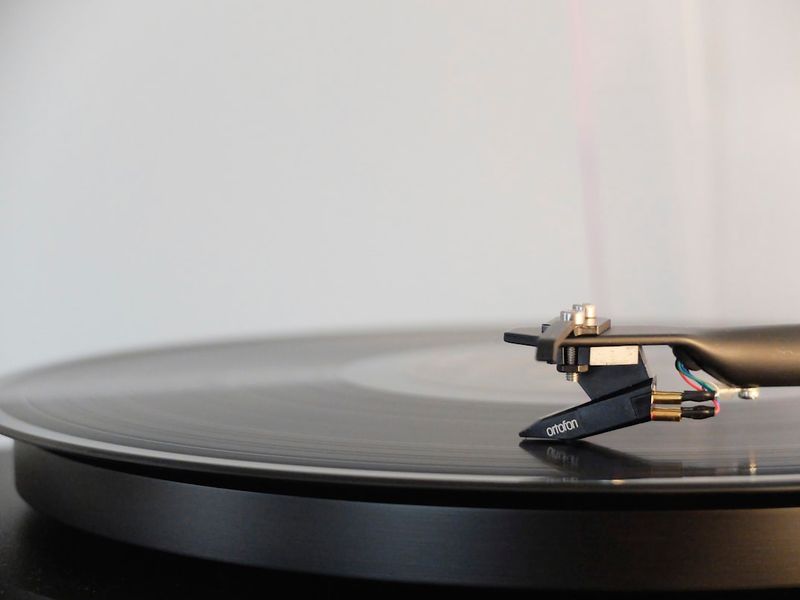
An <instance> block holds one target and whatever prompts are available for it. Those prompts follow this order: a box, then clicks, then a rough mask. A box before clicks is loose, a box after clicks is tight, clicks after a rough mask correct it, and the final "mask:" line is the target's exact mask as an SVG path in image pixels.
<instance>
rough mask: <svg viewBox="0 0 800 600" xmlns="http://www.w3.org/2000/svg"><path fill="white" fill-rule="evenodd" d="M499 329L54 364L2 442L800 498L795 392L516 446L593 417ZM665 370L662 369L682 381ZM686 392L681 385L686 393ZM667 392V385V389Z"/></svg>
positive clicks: (387, 476) (219, 464)
mask: <svg viewBox="0 0 800 600" xmlns="http://www.w3.org/2000/svg"><path fill="white" fill-rule="evenodd" d="M501 336H502V328H498V329H496V330H489V331H470V332H464V333H443V332H436V331H433V332H421V333H391V334H383V335H360V336H342V337H310V338H300V339H279V340H269V341H243V342H231V343H224V344H209V345H195V346H184V347H174V348H168V349H161V350H153V351H143V352H132V353H127V354H118V355H112V356H107V357H101V358H96V359H89V360H83V361H78V362H72V363H67V364H63V365H57V366H53V367H49V368H45V369H41V370H36V371H32V372H28V373H25V374H22V375H19V376H16V377H12V378H10V379H7V380H5V381H4V383H3V384H2V387H0V431H2V432H3V433H5V434H7V435H9V436H11V437H14V438H17V439H20V440H25V441H29V442H32V443H34V444H36V445H38V446H41V447H44V448H50V449H54V450H60V451H66V452H69V453H72V454H78V455H86V456H92V457H97V458H107V459H113V460H118V461H127V462H133V463H140V464H150V465H159V466H172V467H178V468H182V469H196V470H203V471H213V472H219V473H239V474H241V473H246V474H248V475H251V476H259V477H269V478H289V479H302V480H309V481H313V480H326V481H331V480H333V481H338V480H356V481H362V482H369V483H373V484H376V485H381V484H395V485H396V484H402V485H403V486H406V487H408V486H412V487H413V486H419V487H429V486H445V487H450V488H455V489H458V488H459V487H460V486H464V487H465V488H466V489H476V488H485V489H514V490H521V489H527V490H536V489H573V488H574V489H579V488H580V489H586V488H609V487H612V486H613V488H614V489H616V490H619V489H620V488H626V489H631V488H642V487H648V486H656V487H658V488H659V489H665V488H667V489H672V488H674V489H691V488H703V489H706V488H708V487H709V486H711V487H714V488H716V489H728V488H730V489H741V488H742V486H745V487H763V486H787V485H788V486H794V485H797V484H800V436H798V435H797V427H798V424H800V401H798V400H800V398H798V397H797V392H796V391H795V390H793V389H786V390H777V389H774V390H773V389H770V390H765V392H764V394H763V396H762V398H761V399H759V400H757V401H746V400H740V399H732V400H728V401H727V402H726V403H725V405H724V406H723V409H722V414H721V415H720V416H719V417H718V418H716V419H713V420H708V421H702V422H686V421H684V422H681V423H647V424H643V425H639V426H636V427H632V428H628V429H624V430H620V431H615V432H611V433H608V434H604V435H601V436H597V437H595V438H591V440H590V441H589V442H586V443H583V444H575V445H559V444H547V443H546V442H538V443H537V442H528V443H522V444H521V443H520V442H521V440H520V438H519V437H518V432H519V431H520V430H522V429H523V428H524V427H525V426H527V425H528V424H529V423H531V422H532V421H533V420H535V419H536V418H538V417H540V416H542V415H544V414H547V413H549V412H553V411H556V410H560V409H562V408H564V407H566V406H568V405H571V404H575V403H578V402H582V401H584V397H583V393H582V391H581V390H580V388H579V387H578V386H577V385H575V384H571V383H569V382H566V381H564V380H563V378H562V376H560V375H559V374H558V373H556V372H555V370H554V369H552V368H549V367H548V366H547V365H543V364H541V363H536V362H535V361H534V360H533V355H532V352H531V351H530V350H529V349H527V348H523V347H519V346H511V345H508V344H504V343H503V342H502V341H501ZM664 358H665V359H666V360H665V361H662V362H661V363H659V362H658V361H656V364H653V361H652V360H651V371H653V372H654V373H657V374H661V376H662V379H663V378H665V377H666V376H671V373H672V369H671V365H670V364H669V362H668V361H669V359H668V357H667V356H665V357H664ZM676 386H677V381H676ZM661 387H664V385H663V383H662V385H661Z"/></svg>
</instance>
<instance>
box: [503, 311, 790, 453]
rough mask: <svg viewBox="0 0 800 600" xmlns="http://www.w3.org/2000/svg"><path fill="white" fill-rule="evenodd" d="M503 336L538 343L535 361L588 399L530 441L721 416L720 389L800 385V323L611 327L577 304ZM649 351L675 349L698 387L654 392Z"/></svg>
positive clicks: (542, 423)
mask: <svg viewBox="0 0 800 600" xmlns="http://www.w3.org/2000/svg"><path fill="white" fill-rule="evenodd" d="M504 339H505V341H507V342H510V343H512V344H523V345H526V346H535V347H536V360H538V361H542V362H546V363H549V364H551V365H555V367H556V370H557V371H559V372H561V373H565V374H566V378H567V379H568V380H569V381H575V382H577V383H578V385H580V387H581V388H582V389H583V391H584V392H586V394H587V395H588V396H589V401H588V402H585V403H584V404H580V405H578V406H573V407H571V408H568V409H566V410H562V411H560V412H557V413H554V414H551V415H548V416H546V417H543V418H541V419H539V420H538V421H536V422H535V423H533V424H532V425H531V426H530V427H528V428H527V429H525V430H524V431H522V432H521V433H520V436H522V437H526V438H544V439H563V440H570V439H579V438H584V437H587V436H591V435H597V434H598V433H603V432H606V431H611V430H613V429H619V428H621V427H628V426H630V425H636V424H638V423H644V422H647V421H680V420H682V419H687V418H688V419H707V418H710V417H714V416H716V415H717V413H718V412H719V396H720V394H721V393H722V392H734V393H738V394H739V396H740V397H742V398H750V399H752V398H755V397H757V395H758V391H759V388H761V387H772V386H797V385H800V325H771V326H760V327H737V328H713V329H712V328H704V329H694V328H685V329H683V328H676V327H612V326H611V321H610V320H609V319H607V318H604V317H599V316H597V313H596V309H595V306H594V305H593V304H574V305H573V306H572V309H571V310H567V311H562V312H561V314H560V315H559V316H558V317H556V318H554V319H552V320H551V321H549V322H548V323H544V324H543V325H542V326H541V328H537V329H518V330H513V331H509V332H506V334H505V336H504ZM644 346H669V347H670V348H672V351H673V353H674V355H675V358H676V361H675V366H676V368H677V369H678V371H679V374H680V375H681V376H682V377H683V379H684V380H685V381H686V382H687V384H688V385H689V386H690V387H691V388H692V389H691V390H687V391H676V392H672V391H662V390H658V389H656V386H655V381H654V379H653V378H652V377H651V376H650V374H649V373H648V371H647V365H646V363H645V357H644V348H643V347H644ZM696 371H705V372H706V373H708V374H709V375H711V376H712V377H713V378H715V379H716V380H717V381H718V382H720V385H717V384H713V383H710V382H708V381H706V380H704V379H702V378H701V377H699V376H698V375H696V374H695V373H694V372H696Z"/></svg>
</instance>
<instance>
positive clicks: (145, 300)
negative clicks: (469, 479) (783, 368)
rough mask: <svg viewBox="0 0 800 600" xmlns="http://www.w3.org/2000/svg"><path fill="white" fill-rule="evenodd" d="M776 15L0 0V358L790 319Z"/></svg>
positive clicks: (792, 251)
mask: <svg viewBox="0 0 800 600" xmlns="http://www.w3.org/2000/svg"><path fill="white" fill-rule="evenodd" d="M798 31H800V4H798V3H797V2H793V1H790V0H786V1H780V0H773V1H771V2H757V1H755V0H754V1H751V2H742V1H727V0H726V1H721V0H720V1H717V2H702V3H696V2H690V1H682V2H681V1H676V2H644V1H641V0H626V1H619V0H617V1H611V2H586V3H583V2H550V1H547V2H542V1H540V2H531V1H526V2H510V1H504V2H496V1H493V2H489V1H485V2H472V1H465V0H458V1H455V0H454V1H451V2H443V1H439V2H436V1H429V0H426V1H418V2H417V1H410V0H408V1H393V2H389V1H375V0H365V1H354V0H339V1H337V2H329V1H318V2H309V1H304V2H297V1H286V2H245V1H236V2H197V1H188V0H187V1H170V2H155V1H137V2H131V1H124V2H100V1H87V0H77V1H73V2H46V1H39V2H36V1H33V2H32V1H30V0H4V1H2V2H0V371H8V370H13V369H15V368H20V367H23V366H27V365H30V364H34V363H38V362H43V361H48V360H54V359H58V358H63V357H70V356H74V355H78V354H84V353H90V352H97V351H103V350H107V349H114V348H121V347H128V346H140V345H144V344H151V343H159V342H163V341H173V340H189V339H206V338H210V337H215V336H238V335H251V334H260V333H284V332H295V331H318V330H331V329H363V328H370V327H386V326H390V327H402V326H412V325H433V324H437V325H442V324H444V325H454V326H457V325H458V324H464V323H469V324H473V323H488V322H495V323H509V324H522V323H524V322H537V321H538V320H540V319H542V318H547V317H550V316H551V315H552V314H553V313H555V312H556V311H557V310H558V309H559V308H561V307H562V306H563V305H567V304H570V303H572V302H574V301H582V300H593V301H595V302H596V303H597V304H598V305H600V307H601V312H603V313H606V314H609V315H610V316H612V317H614V318H617V319H622V320H629V321H630V320H639V321H642V320H645V319H658V320H673V321H675V320H691V321H697V320H705V321H708V320H733V321H758V322H767V321H779V320H792V321H797V320H798V319H797V317H795V313H796V312H797V310H798V308H797V307H798V306H800V283H799V282H798V278H797V276H796V275H795V270H794V263H795V259H796V256H797V249H796V248H797V242H796V240H795V237H796V231H797V222H798V218H800V206H798V203H797V201H796V200H797V198H798V191H800V160H799V158H800V127H799V125H800V117H799V116H798V107H800V36H798V34H797V32H798Z"/></svg>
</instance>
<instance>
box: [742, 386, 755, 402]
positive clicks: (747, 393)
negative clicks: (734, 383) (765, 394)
mask: <svg viewBox="0 0 800 600" xmlns="http://www.w3.org/2000/svg"><path fill="white" fill-rule="evenodd" d="M758 394H759V389H758V388H757V387H751V388H743V389H741V390H739V398H741V399H742V400H757V399H758Z"/></svg>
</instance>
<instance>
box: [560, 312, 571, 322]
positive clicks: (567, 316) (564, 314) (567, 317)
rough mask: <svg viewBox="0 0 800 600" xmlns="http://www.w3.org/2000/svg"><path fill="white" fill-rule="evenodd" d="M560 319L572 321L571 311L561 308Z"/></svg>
mask: <svg viewBox="0 0 800 600" xmlns="http://www.w3.org/2000/svg"><path fill="white" fill-rule="evenodd" d="M561 320H562V321H572V311H569V310H562V311H561Z"/></svg>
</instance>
